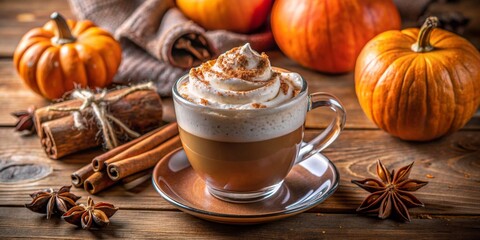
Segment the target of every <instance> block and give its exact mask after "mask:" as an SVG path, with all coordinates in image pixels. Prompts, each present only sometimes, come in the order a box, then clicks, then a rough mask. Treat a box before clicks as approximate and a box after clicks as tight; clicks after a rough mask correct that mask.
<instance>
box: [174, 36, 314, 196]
mask: <svg viewBox="0 0 480 240" xmlns="http://www.w3.org/2000/svg"><path fill="white" fill-rule="evenodd" d="M303 88H305V86H303V80H302V78H301V77H300V76H299V75H298V74H296V73H291V72H286V71H284V70H280V69H277V68H272V67H271V65H270V61H269V59H268V56H267V55H266V54H264V53H262V54H259V53H257V52H255V51H254V50H252V49H251V48H250V45H249V44H246V45H244V46H241V47H237V48H234V49H232V50H230V51H228V52H226V53H224V54H222V55H220V56H219V57H218V58H217V59H216V60H211V61H208V62H206V63H204V64H202V65H201V66H199V67H197V68H193V69H191V70H190V73H189V75H188V76H185V77H184V78H183V79H181V80H180V81H179V82H178V83H177V86H176V91H177V94H178V95H180V96H181V100H180V101H177V100H176V99H175V104H176V105H175V112H176V116H177V121H178V124H179V127H180V137H181V139H182V143H183V147H184V149H185V152H186V154H187V157H188V159H189V161H190V163H191V164H192V167H193V168H194V169H195V171H196V172H197V173H198V174H199V175H200V176H201V177H202V178H203V179H204V180H205V181H206V183H207V186H208V187H209V190H210V192H212V193H214V194H215V191H221V192H222V191H223V192H225V191H226V192H228V191H231V192H247V193H248V192H255V191H257V190H260V189H267V188H270V187H272V186H278V185H279V183H280V184H281V181H282V180H283V179H284V178H285V176H286V175H287V174H288V172H289V171H290V169H291V167H292V166H293V163H294V161H295V158H296V156H297V154H298V150H299V146H300V143H301V140H302V136H303V123H304V121H305V114H306V112H307V104H306V101H305V99H306V94H305V89H303ZM300 93H303V95H302V96H301V99H300V96H297V95H299V94H300Z"/></svg>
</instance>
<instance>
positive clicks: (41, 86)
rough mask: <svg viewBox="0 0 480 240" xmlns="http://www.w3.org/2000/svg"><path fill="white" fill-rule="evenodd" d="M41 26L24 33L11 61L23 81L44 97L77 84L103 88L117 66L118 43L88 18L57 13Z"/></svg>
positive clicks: (54, 96) (119, 50)
mask: <svg viewBox="0 0 480 240" xmlns="http://www.w3.org/2000/svg"><path fill="white" fill-rule="evenodd" d="M51 18H52V20H53V21H49V22H48V23H46V24H45V25H44V26H43V27H41V28H34V29H32V30H30V31H29V32H27V33H26V34H25V35H24V36H23V38H22V40H21V41H20V43H19V44H18V46H17V49H16V50H15V53H14V56H13V61H14V64H15V67H16V69H17V72H18V73H19V75H20V77H21V78H22V79H23V81H24V82H25V84H26V85H27V86H28V87H29V88H30V89H32V90H33V91H34V92H36V93H38V94H40V95H42V96H44V97H45V98H47V99H56V98H60V97H62V96H63V94H64V93H65V92H68V91H70V90H72V89H73V88H74V86H75V85H79V86H81V87H82V88H85V87H90V88H95V87H99V88H103V87H105V86H107V85H109V84H110V83H111V82H112V80H113V76H114V75H115V73H116V71H117V69H118V66H119V65H120V61H121V57H122V50H121V47H120V44H119V43H118V42H117V41H115V39H114V38H113V37H112V36H111V35H110V34H109V33H108V32H107V31H105V30H103V29H101V28H99V27H96V26H95V25H94V24H93V23H92V22H91V21H78V22H75V21H72V20H68V22H67V21H65V19H64V18H63V17H62V16H61V15H60V14H58V13H53V14H52V16H51Z"/></svg>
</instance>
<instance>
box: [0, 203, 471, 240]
mask: <svg viewBox="0 0 480 240" xmlns="http://www.w3.org/2000/svg"><path fill="white" fill-rule="evenodd" d="M429 218H430V217H428V218H426V217H425V218H418V219H413V220H412V222H411V223H410V224H404V223H399V222H396V221H393V220H386V221H380V220H377V219H375V218H369V217H362V216H357V215H352V214H348V215H347V214H315V213H306V214H301V215H297V216H294V217H291V218H288V219H284V220H280V221H277V222H273V223H266V224H262V225H250V226H249V225H246V226H236V225H224V224H217V223H211V222H207V221H204V220H201V219H198V218H195V217H192V216H190V215H187V214H185V213H182V212H177V211H142V210H123V209H120V210H119V211H118V212H117V213H116V214H115V215H114V216H113V217H112V218H111V225H110V226H108V228H106V229H104V230H102V231H84V230H81V229H79V228H77V227H76V226H74V225H70V224H68V223H66V222H63V221H62V220H61V219H59V218H54V219H50V220H47V219H45V217H44V216H42V215H37V214H35V213H32V212H30V211H29V210H27V209H25V208H20V209H19V208H2V207H0V232H1V233H2V236H4V237H16V238H17V237H18V238H32V237H33V238H36V239H38V238H46V237H39V236H48V238H76V239H77V238H78V239H82V238H128V239H137V238H158V239H178V238H181V239H190V238H194V239H212V238H222V239H305V238H308V239H314V238H315V239H316V238H326V239H329V238H336V239H347V238H351V237H352V236H355V239H371V238H372V236H375V239H427V238H428V239H448V238H451V237H452V236H455V238H459V239H475V238H476V237H478V232H479V231H480V225H478V224H477V225H473V224H471V223H472V222H475V223H480V217H478V216H475V217H468V216H465V217H452V216H437V217H432V218H431V219H429ZM11 221H13V222H19V223H22V225H21V226H22V227H21V229H20V228H11V227H10V226H11Z"/></svg>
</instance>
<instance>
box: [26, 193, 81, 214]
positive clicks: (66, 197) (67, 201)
mask: <svg viewBox="0 0 480 240" xmlns="http://www.w3.org/2000/svg"><path fill="white" fill-rule="evenodd" d="M71 187H72V186H63V187H61V188H60V190H58V191H54V190H53V189H51V188H50V189H45V190H40V191H37V192H34V193H32V194H30V197H32V198H33V200H32V202H31V203H29V204H25V207H27V208H28V209H30V210H32V211H33V212H37V213H46V214H47V219H49V218H50V217H51V216H52V215H62V214H63V213H65V212H67V211H68V210H69V209H70V208H72V207H73V206H76V205H77V204H76V203H75V202H76V201H77V200H78V199H80V198H81V197H78V196H76V195H75V194H73V193H71V192H70V188H71Z"/></svg>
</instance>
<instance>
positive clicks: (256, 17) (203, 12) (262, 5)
mask: <svg viewBox="0 0 480 240" xmlns="http://www.w3.org/2000/svg"><path fill="white" fill-rule="evenodd" d="M176 3H177V6H178V8H179V9H180V10H181V11H182V12H183V13H184V14H185V15H186V16H187V17H189V18H190V19H192V20H193V21H195V22H196V23H198V24H200V25H201V26H202V27H204V28H206V29H209V30H216V29H225V30H230V31H234V32H239V33H248V32H251V31H253V30H256V29H258V28H259V27H260V26H262V25H263V24H264V23H265V21H266V19H267V16H268V14H269V13H270V9H271V7H272V0H246V1H245V0H242V1H232V0H177V1H176Z"/></svg>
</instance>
